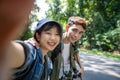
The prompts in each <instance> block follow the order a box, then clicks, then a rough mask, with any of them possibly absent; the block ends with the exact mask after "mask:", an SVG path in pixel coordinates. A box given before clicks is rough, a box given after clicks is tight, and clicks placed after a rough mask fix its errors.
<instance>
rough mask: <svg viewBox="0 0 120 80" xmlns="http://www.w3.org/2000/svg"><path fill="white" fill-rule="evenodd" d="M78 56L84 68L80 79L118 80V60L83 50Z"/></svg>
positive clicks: (119, 79) (119, 62) (119, 63)
mask: <svg viewBox="0 0 120 80" xmlns="http://www.w3.org/2000/svg"><path fill="white" fill-rule="evenodd" d="M80 58H81V60H82V62H83V65H84V68H85V75H84V76H83V77H82V80H120V61H117V60H113V59H110V58H106V57H101V56H97V55H93V54H89V53H85V52H80ZM75 80H80V79H75Z"/></svg>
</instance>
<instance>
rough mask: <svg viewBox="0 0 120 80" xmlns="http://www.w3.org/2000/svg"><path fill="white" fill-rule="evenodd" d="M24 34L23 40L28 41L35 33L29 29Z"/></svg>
mask: <svg viewBox="0 0 120 80" xmlns="http://www.w3.org/2000/svg"><path fill="white" fill-rule="evenodd" d="M24 34H25V35H24ZM24 34H22V37H21V40H27V39H29V38H31V37H33V32H32V31H31V29H30V28H28V29H27V31H25V33H24Z"/></svg>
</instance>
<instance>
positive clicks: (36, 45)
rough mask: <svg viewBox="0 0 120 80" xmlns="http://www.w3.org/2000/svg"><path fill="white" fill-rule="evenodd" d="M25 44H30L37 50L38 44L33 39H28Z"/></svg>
mask: <svg viewBox="0 0 120 80" xmlns="http://www.w3.org/2000/svg"><path fill="white" fill-rule="evenodd" d="M25 42H28V43H30V44H32V45H33V46H35V47H36V48H37V49H39V48H40V47H39V43H38V42H37V41H36V40H35V39H34V38H29V39H28V40H25Z"/></svg>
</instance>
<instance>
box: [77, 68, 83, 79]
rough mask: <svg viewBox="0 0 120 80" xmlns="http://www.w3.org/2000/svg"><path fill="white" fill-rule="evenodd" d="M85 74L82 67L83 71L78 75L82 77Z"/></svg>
mask: <svg viewBox="0 0 120 80" xmlns="http://www.w3.org/2000/svg"><path fill="white" fill-rule="evenodd" d="M83 75H84V68H81V71H79V73H78V76H79V77H82V76H83Z"/></svg>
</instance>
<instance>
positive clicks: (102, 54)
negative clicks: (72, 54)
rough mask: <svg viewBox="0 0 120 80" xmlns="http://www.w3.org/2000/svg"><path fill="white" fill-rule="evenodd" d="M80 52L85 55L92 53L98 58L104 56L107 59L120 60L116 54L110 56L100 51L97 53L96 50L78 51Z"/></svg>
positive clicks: (119, 56)
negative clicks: (85, 53)
mask: <svg viewBox="0 0 120 80" xmlns="http://www.w3.org/2000/svg"><path fill="white" fill-rule="evenodd" d="M80 51H84V52H87V53H92V54H96V55H100V56H106V57H108V58H112V59H115V60H120V55H118V54H112V53H109V52H101V51H98V50H96V49H93V50H86V49H80Z"/></svg>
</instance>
